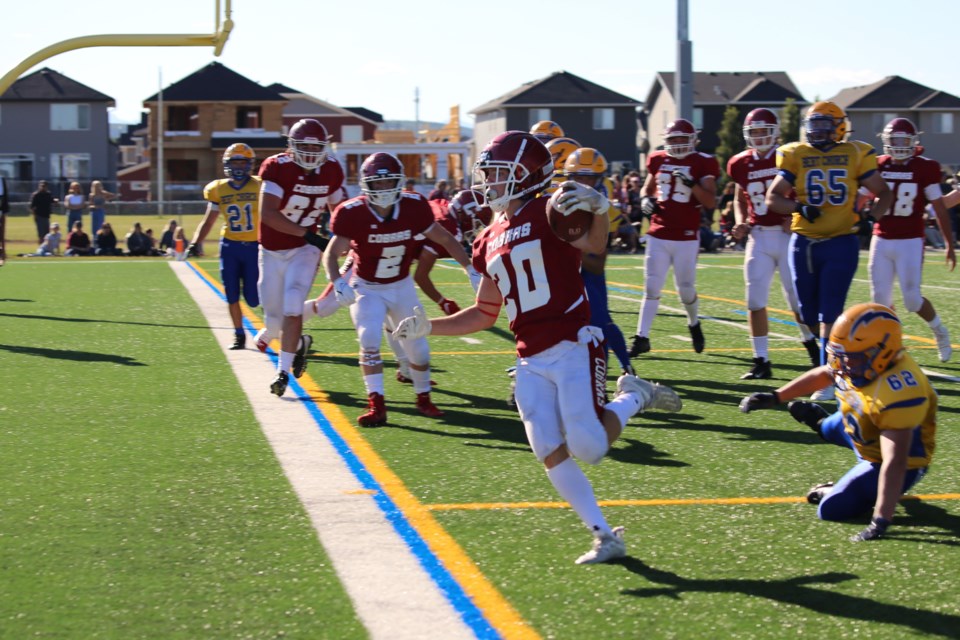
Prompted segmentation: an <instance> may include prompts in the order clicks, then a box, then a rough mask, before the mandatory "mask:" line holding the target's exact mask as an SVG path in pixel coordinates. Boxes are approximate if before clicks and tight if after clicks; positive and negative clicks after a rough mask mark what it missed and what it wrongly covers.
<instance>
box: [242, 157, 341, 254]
mask: <svg viewBox="0 0 960 640" xmlns="http://www.w3.org/2000/svg"><path fill="white" fill-rule="evenodd" d="M260 179H261V180H263V187H262V190H263V192H264V193H269V194H272V195H275V196H277V197H278V198H280V213H282V214H283V215H284V216H285V217H286V218H287V219H288V220H290V221H291V222H295V223H296V224H298V225H300V226H301V227H305V228H306V229H308V230H310V231H316V230H317V222H318V220H319V219H320V215H321V214H322V213H323V211H324V209H326V208H327V203H328V201H329V203H330V204H331V205H335V204H337V202H339V199H340V187H341V185H343V168H342V167H341V166H340V163H339V162H338V161H337V159H336V158H334V157H333V156H332V155H327V160H326V161H325V162H324V163H323V164H322V165H320V166H319V167H317V168H316V169H313V170H312V171H305V170H304V169H303V168H302V167H300V165H298V164H297V163H296V162H294V160H293V156H291V155H290V154H289V153H286V152H284V153H278V154H277V155H275V156H270V157H269V158H267V159H266V160H264V161H263V164H261V165H260ZM262 213H263V212H261V222H260V245H261V246H262V247H263V248H264V249H269V250H270V251H282V250H284V249H295V248H297V247H302V246H303V245H305V244H306V241H305V240H304V239H303V238H302V237H298V236H292V235H290V234H288V233H283V232H282V231H277V230H276V229H274V228H273V227H271V226H268V225H266V224H264V223H263V220H262Z"/></svg>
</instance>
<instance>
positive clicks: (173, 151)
mask: <svg viewBox="0 0 960 640" xmlns="http://www.w3.org/2000/svg"><path fill="white" fill-rule="evenodd" d="M161 97H162V101H163V113H162V125H163V135H162V138H161V140H162V153H163V164H164V176H163V178H164V186H165V193H164V198H163V199H164V200H192V199H200V198H202V197H203V192H202V191H203V186H204V185H205V184H206V183H207V182H209V181H210V180H212V179H214V178H218V177H221V176H222V175H223V164H222V158H223V152H224V150H225V149H226V148H227V147H228V146H230V145H231V144H233V143H235V142H244V143H246V144H248V145H250V146H251V147H252V148H253V149H254V151H255V152H256V153H257V157H258V159H260V160H262V159H263V158H266V157H268V156H271V155H273V154H275V153H279V152H281V151H283V150H284V149H285V148H286V146H287V141H286V138H285V137H284V136H283V133H284V132H283V109H284V107H285V106H286V104H287V99H286V98H284V97H283V96H282V95H280V94H279V93H277V92H276V91H274V90H272V89H269V88H267V87H264V86H261V85H259V84H257V83H256V82H254V81H253V80H249V79H247V78H245V77H244V76H242V75H240V74H239V73H237V72H236V71H233V70H232V69H229V68H227V67H225V66H223V65H222V64H220V63H219V62H211V63H210V64H208V65H207V66H205V67H203V68H202V69H199V70H198V71H196V72H194V73H192V74H190V75H189V76H187V77H186V78H183V79H182V80H179V81H178V82H175V83H173V84H171V85H170V86H168V87H165V88H164V89H163V91H162V95H161V94H155V95H153V96H150V97H149V98H147V99H146V100H145V101H144V106H145V107H147V108H148V109H149V110H150V116H149V141H150V145H149V146H150V164H151V167H150V178H149V179H150V182H151V183H152V184H154V185H156V184H158V180H159V172H158V171H157V167H158V158H159V155H160V152H161V149H160V148H159V146H158V131H160V122H161V118H160V115H161V114H160V113H159V111H158V108H159V106H160V100H161Z"/></svg>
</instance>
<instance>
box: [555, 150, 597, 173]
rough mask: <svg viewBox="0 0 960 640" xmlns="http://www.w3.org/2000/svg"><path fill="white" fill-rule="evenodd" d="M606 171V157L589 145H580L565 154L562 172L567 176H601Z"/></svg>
mask: <svg viewBox="0 0 960 640" xmlns="http://www.w3.org/2000/svg"><path fill="white" fill-rule="evenodd" d="M606 171H607V159H606V158H604V157H603V154H602V153H600V152H599V151H597V150H596V149H593V148H591V147H580V148H579V149H577V150H576V151H574V152H573V153H571V154H570V155H568V156H567V160H566V162H564V163H563V174H564V175H565V176H567V177H569V176H591V177H595V176H602V175H603V174H604V173H606Z"/></svg>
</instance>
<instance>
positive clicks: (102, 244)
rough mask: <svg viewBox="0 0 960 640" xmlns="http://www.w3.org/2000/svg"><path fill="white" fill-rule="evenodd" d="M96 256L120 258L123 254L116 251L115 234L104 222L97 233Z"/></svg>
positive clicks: (107, 223) (108, 224)
mask: <svg viewBox="0 0 960 640" xmlns="http://www.w3.org/2000/svg"><path fill="white" fill-rule="evenodd" d="M95 253H96V255H98V256H122V255H123V252H122V251H120V250H119V249H117V234H115V233H114V232H113V227H111V226H110V223H109V222H104V223H103V225H102V226H101V227H100V230H99V231H97V249H96V251H95Z"/></svg>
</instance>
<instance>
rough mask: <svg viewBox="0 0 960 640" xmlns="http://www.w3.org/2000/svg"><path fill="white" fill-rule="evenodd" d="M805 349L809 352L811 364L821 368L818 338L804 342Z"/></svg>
mask: <svg viewBox="0 0 960 640" xmlns="http://www.w3.org/2000/svg"><path fill="white" fill-rule="evenodd" d="M803 348H804V349H806V350H807V355H809V356H810V364H812V365H813V366H814V367H819V366H820V345H818V344H817V339H816V338H810V339H809V340H804V342H803Z"/></svg>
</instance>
